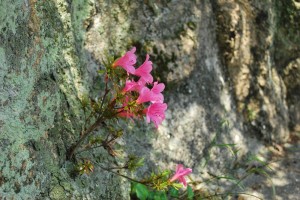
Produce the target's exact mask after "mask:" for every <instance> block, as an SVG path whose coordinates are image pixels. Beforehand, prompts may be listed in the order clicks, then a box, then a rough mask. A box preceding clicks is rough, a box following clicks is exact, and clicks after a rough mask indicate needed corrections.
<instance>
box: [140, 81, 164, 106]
mask: <svg viewBox="0 0 300 200" xmlns="http://www.w3.org/2000/svg"><path fill="white" fill-rule="evenodd" d="M164 88H165V85H164V84H163V83H159V84H158V82H154V86H153V88H152V89H151V90H150V89H149V88H147V87H146V86H144V87H143V88H142V89H140V90H139V92H140V96H139V97H138V99H137V103H138V104H141V103H144V102H148V101H150V102H151V103H163V102H164V96H163V94H162V93H161V92H162V91H163V90H164Z"/></svg>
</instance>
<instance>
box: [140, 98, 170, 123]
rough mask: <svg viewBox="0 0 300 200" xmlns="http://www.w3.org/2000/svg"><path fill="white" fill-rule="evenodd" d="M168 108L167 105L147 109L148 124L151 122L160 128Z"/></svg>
mask: <svg viewBox="0 0 300 200" xmlns="http://www.w3.org/2000/svg"><path fill="white" fill-rule="evenodd" d="M167 107H168V106H167V104H166V103H154V104H151V105H150V106H149V107H148V108H147V109H145V112H146V118H147V122H148V123H150V120H151V121H153V123H154V125H155V127H156V128H158V125H160V124H161V123H162V121H163V120H164V119H165V111H166V110H167Z"/></svg>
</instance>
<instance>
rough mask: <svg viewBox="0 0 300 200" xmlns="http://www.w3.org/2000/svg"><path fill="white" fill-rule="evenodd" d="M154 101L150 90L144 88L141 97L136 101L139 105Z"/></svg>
mask: <svg viewBox="0 0 300 200" xmlns="http://www.w3.org/2000/svg"><path fill="white" fill-rule="evenodd" d="M151 100H152V92H151V91H150V89H149V88H147V87H143V88H142V89H141V91H140V96H139V97H138V99H137V100H136V102H137V103H138V104H141V103H144V102H148V101H151Z"/></svg>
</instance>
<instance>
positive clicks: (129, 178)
mask: <svg viewBox="0 0 300 200" xmlns="http://www.w3.org/2000/svg"><path fill="white" fill-rule="evenodd" d="M99 167H100V168H101V169H103V170H106V171H108V172H111V173H113V174H116V175H118V176H121V177H123V178H126V179H128V180H130V181H133V182H136V183H141V184H145V183H144V182H142V181H138V180H135V179H133V178H131V177H129V176H126V175H124V174H120V173H118V172H115V171H112V170H110V169H108V168H105V167H103V166H100V165H99Z"/></svg>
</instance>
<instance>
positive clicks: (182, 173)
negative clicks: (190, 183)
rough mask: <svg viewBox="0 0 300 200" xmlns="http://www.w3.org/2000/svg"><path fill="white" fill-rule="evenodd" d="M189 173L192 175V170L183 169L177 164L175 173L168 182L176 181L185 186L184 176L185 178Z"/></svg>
mask: <svg viewBox="0 0 300 200" xmlns="http://www.w3.org/2000/svg"><path fill="white" fill-rule="evenodd" d="M190 173H192V169H191V168H186V169H184V167H183V165H181V164H178V165H177V167H176V172H175V174H174V176H173V177H172V178H171V179H170V182H173V181H175V180H178V181H179V182H181V183H182V184H183V185H184V186H187V184H186V180H185V178H184V176H186V175H188V174H190Z"/></svg>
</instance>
